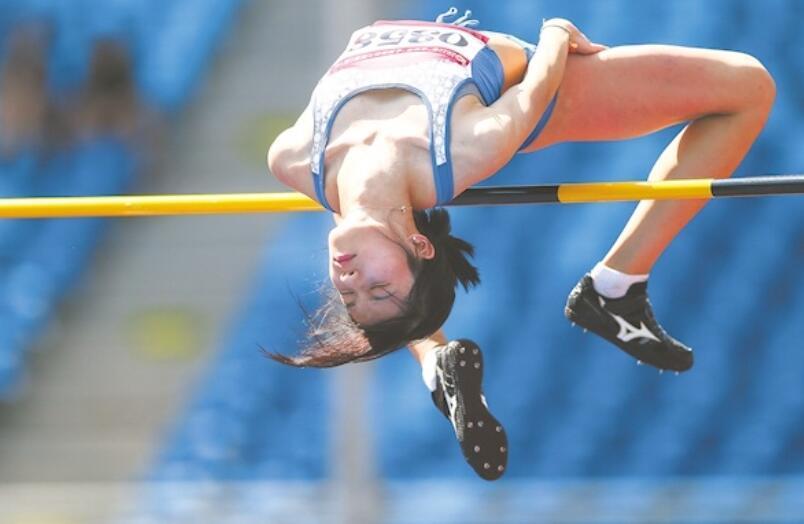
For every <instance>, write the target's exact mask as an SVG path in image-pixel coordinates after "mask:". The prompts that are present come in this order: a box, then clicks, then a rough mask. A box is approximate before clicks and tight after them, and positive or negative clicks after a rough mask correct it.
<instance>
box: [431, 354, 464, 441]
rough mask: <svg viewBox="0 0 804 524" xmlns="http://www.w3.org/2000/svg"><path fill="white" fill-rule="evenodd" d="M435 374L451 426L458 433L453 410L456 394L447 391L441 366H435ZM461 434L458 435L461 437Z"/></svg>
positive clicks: (456, 400)
mask: <svg viewBox="0 0 804 524" xmlns="http://www.w3.org/2000/svg"><path fill="white" fill-rule="evenodd" d="M436 374H437V375H438V380H439V381H441V391H442V392H443V393H444V400H445V401H446V402H447V409H448V410H449V420H450V422H452V427H453V428H454V429H455V433H456V435H457V434H458V427H457V426H456V425H455V411H456V410H457V409H458V396H457V395H451V394H450V393H449V392H448V391H447V382H446V381H445V380H444V371H443V370H442V369H441V366H436ZM461 437H462V435H458V438H461Z"/></svg>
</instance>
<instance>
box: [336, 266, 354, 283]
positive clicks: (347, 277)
mask: <svg viewBox="0 0 804 524" xmlns="http://www.w3.org/2000/svg"><path fill="white" fill-rule="evenodd" d="M338 277H339V278H340V279H341V282H352V281H354V280H355V279H356V278H357V271H355V270H354V269H350V270H349V271H341V273H340V274H339V275H338Z"/></svg>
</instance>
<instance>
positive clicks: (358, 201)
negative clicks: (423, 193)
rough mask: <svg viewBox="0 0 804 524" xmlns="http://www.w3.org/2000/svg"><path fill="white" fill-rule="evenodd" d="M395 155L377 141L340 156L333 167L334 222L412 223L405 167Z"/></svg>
mask: <svg viewBox="0 0 804 524" xmlns="http://www.w3.org/2000/svg"><path fill="white" fill-rule="evenodd" d="M395 153H396V151H395V148H394V146H393V144H389V143H381V142H379V141H376V142H374V143H372V144H370V145H359V146H352V147H350V148H349V149H348V150H347V151H346V152H345V153H344V155H343V156H342V157H341V161H340V163H339V165H338V166H337V167H336V169H337V177H338V178H337V187H338V211H339V212H338V213H337V214H336V216H335V218H336V221H340V220H345V219H355V218H358V217H360V218H362V219H368V220H373V221H376V222H380V223H386V222H387V221H388V220H389V219H394V221H395V222H396V221H398V219H399V218H400V216H405V217H407V220H410V223H411V224H412V223H413V218H412V213H411V210H412V205H411V194H410V188H409V187H408V183H407V180H408V177H407V176H405V175H406V173H405V163H404V162H403V161H401V160H400V159H398V158H395V157H396V156H397V155H396V154H395ZM333 167H335V166H333ZM407 220H406V221H407Z"/></svg>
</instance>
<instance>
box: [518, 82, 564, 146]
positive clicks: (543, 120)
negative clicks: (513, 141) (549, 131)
mask: <svg viewBox="0 0 804 524" xmlns="http://www.w3.org/2000/svg"><path fill="white" fill-rule="evenodd" d="M557 99H558V92H556V94H554V95H553V98H552V100H550V103H549V104H547V108H546V109H545V110H544V113H542V116H541V117H540V118H539V121H538V122H537V123H536V127H534V128H533V131H531V132H530V134H529V135H528V138H526V139H525V142H523V144H522V145H521V146H519V151H522V150H523V149H527V148H528V147H530V145H531V144H532V143H533V142H534V141H535V140H536V139H537V138H539V135H540V134H541V132H542V130H543V129H544V128H545V127H546V126H547V122H549V121H550V115H552V114H553V109H554V108H555V107H556V100H557Z"/></svg>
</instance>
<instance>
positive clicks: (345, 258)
mask: <svg viewBox="0 0 804 524" xmlns="http://www.w3.org/2000/svg"><path fill="white" fill-rule="evenodd" d="M356 256H357V255H355V254H349V255H338V256H337V257H333V258H332V260H334V261H335V262H337V263H338V264H345V263H346V262H349V261H350V260H352V259H353V258H355V257H356Z"/></svg>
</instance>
